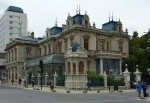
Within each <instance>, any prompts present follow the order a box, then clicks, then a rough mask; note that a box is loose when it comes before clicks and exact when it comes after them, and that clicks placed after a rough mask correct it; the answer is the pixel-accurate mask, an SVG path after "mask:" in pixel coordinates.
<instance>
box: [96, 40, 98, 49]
mask: <svg viewBox="0 0 150 103" xmlns="http://www.w3.org/2000/svg"><path fill="white" fill-rule="evenodd" d="M96 50H98V41H96Z"/></svg>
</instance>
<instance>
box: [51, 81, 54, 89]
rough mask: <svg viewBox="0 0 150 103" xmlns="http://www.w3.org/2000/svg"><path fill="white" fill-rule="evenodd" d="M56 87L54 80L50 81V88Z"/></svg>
mask: <svg viewBox="0 0 150 103" xmlns="http://www.w3.org/2000/svg"><path fill="white" fill-rule="evenodd" d="M53 89H54V82H53V80H51V81H50V90H53Z"/></svg>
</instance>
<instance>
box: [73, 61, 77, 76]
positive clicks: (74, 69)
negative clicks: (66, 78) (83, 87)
mask: <svg viewBox="0 0 150 103" xmlns="http://www.w3.org/2000/svg"><path fill="white" fill-rule="evenodd" d="M73 74H76V64H75V63H73Z"/></svg>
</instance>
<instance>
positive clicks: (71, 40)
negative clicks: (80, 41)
mask: <svg viewBox="0 0 150 103" xmlns="http://www.w3.org/2000/svg"><path fill="white" fill-rule="evenodd" d="M73 43H74V39H73V38H71V39H70V46H72V45H73Z"/></svg>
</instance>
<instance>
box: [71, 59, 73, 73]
mask: <svg viewBox="0 0 150 103" xmlns="http://www.w3.org/2000/svg"><path fill="white" fill-rule="evenodd" d="M70 69H71V74H73V61H71V62H70Z"/></svg>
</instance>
